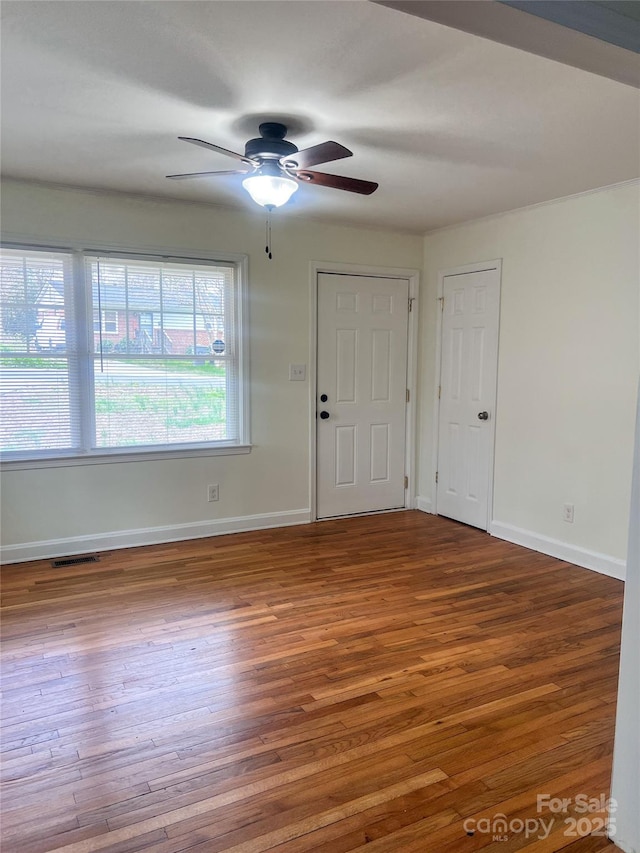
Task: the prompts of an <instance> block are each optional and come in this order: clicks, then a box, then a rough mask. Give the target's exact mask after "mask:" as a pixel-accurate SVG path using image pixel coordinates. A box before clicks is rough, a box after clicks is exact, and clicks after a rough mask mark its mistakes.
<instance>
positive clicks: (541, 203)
mask: <svg viewBox="0 0 640 853" xmlns="http://www.w3.org/2000/svg"><path fill="white" fill-rule="evenodd" d="M12 180H16V179H15V178H13V179H12ZM635 184H640V178H629V179H628V180H626V181H618V182H617V183H615V184H606V185H605V186H604V187H594V188H593V189H591V190H582V191H581V192H579V193H571V195H561V196H558V197H557V198H549V199H547V200H546V201H537V202H535V204H525V205H524V206H523V207H512V208H510V209H509V210H500V211H498V213H489V214H487V215H486V216H477V217H476V218H475V219H463V220H461V221H460V222H453V223H451V225H442V226H441V227H440V228H433V229H432V230H431V231H425V233H424V236H425V237H431V235H432V234H442V233H443V232H444V231H453V230H454V229H455V228H461V227H462V226H463V225H475V223H476V222H491V221H492V220H494V219H502V218H503V217H505V216H511V215H512V214H513V213H526V212H527V211H528V210H537V208H539V207H549V205H551V204H562V202H563V201H571V200H572V199H575V198H582V197H583V196H586V195H596V194H597V193H604V192H608V191H609V190H617V189H621V188H622V187H627V186H634V185H635Z"/></svg>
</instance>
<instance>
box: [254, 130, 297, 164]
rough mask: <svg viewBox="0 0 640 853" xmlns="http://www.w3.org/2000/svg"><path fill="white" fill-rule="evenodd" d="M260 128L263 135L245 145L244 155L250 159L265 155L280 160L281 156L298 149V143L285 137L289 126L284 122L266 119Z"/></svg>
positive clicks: (288, 154)
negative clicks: (295, 143)
mask: <svg viewBox="0 0 640 853" xmlns="http://www.w3.org/2000/svg"><path fill="white" fill-rule="evenodd" d="M259 130H260V134H261V136H259V137H258V138H256V139H250V140H249V141H248V142H247V144H246V145H245V148H244V156H245V157H247V158H248V159H249V160H257V159H259V158H263V157H267V158H273V159H276V160H279V159H280V158H281V157H288V156H290V155H292V154H295V153H296V152H297V151H298V147H297V145H294V144H293V142H289V141H288V140H286V139H285V138H284V137H285V136H286V134H287V128H286V127H285V125H284V124H280V123H279V122H275V121H266V122H263V123H262V124H261V125H260V127H259Z"/></svg>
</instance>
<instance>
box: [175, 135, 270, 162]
mask: <svg viewBox="0 0 640 853" xmlns="http://www.w3.org/2000/svg"><path fill="white" fill-rule="evenodd" d="M178 139H180V140H182V142H190V143H191V144H192V145H199V146H200V148H208V149H209V150H210V151H217V152H218V154H226V155H227V157H233V158H234V159H236V160H241V161H242V162H243V163H247V164H249V165H254V162H253V160H249V158H248V157H245V156H244V154H238V152H237V151H229V149H228V148H221V147H220V146H219V145H214V144H213V142H205V141H204V139H194V138H193V137H192V136H179V137H178Z"/></svg>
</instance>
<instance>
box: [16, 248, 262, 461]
mask: <svg viewBox="0 0 640 853" xmlns="http://www.w3.org/2000/svg"><path fill="white" fill-rule="evenodd" d="M241 284H242V282H241V264H240V263H239V262H222V261H207V260H191V259H189V260H186V259H185V260H181V259H172V260H161V259H157V258H152V257H146V256H130V257H126V256H121V257H119V256H115V255H113V254H109V255H108V256H107V257H105V256H103V255H99V254H97V253H92V252H63V251H61V252H55V251H46V252H45V251H40V250H35V249H34V250H25V249H17V248H10V249H2V252H1V254H0V312H1V313H0V405H1V407H2V410H1V415H2V419H1V422H0V447H1V448H2V451H3V459H4V460H5V461H11V460H31V459H39V458H52V457H53V458H58V457H74V458H76V457H82V458H90V457H92V456H93V457H104V456H105V455H109V454H111V455H113V454H123V453H126V454H129V453H131V452H138V453H143V452H147V453H148V452H151V451H159V450H160V451H169V450H174V451H176V450H207V451H209V452H211V451H215V450H218V451H219V452H223V451H225V452H233V448H241V447H245V446H246V444H247V435H246V428H245V424H246V423H247V411H246V406H245V405H244V399H245V394H244V390H243V389H244V384H243V377H242V372H243V367H244V359H243V348H242V336H241V329H242V300H241V293H240V288H241ZM84 318H89V319H90V322H89V324H87V320H86V319H84ZM87 325H89V326H90V328H87Z"/></svg>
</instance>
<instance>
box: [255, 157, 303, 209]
mask: <svg viewBox="0 0 640 853" xmlns="http://www.w3.org/2000/svg"><path fill="white" fill-rule="evenodd" d="M242 186H243V187H244V188H245V190H246V191H247V192H248V193H249V195H250V196H251V198H252V199H253V200H254V201H255V202H256V204H259V205H262V207H281V206H282V205H283V204H286V203H287V202H288V201H289V199H290V198H291V196H292V195H293V194H294V192H295V191H296V190H297V189H298V182H297V181H296V180H294V179H293V178H289V177H287V176H286V175H283V174H282V173H281V172H280V170H279V169H278V168H277V167H275V169H274V168H273V167H271V168H269V167H268V166H263V167H261V168H260V169H258V171H257V172H256V173H255V174H253V175H251V176H250V177H248V178H245V179H244V181H243V182H242Z"/></svg>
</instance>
